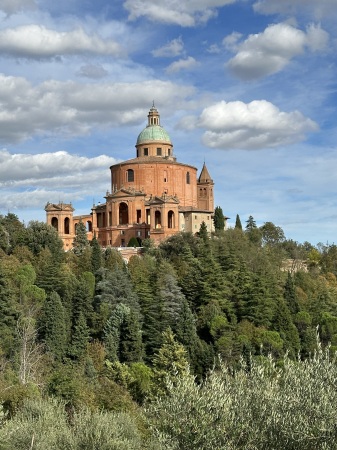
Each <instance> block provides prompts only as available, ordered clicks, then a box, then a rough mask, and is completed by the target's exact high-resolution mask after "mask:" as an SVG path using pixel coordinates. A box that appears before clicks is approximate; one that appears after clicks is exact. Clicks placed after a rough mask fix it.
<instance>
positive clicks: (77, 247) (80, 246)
mask: <svg viewBox="0 0 337 450" xmlns="http://www.w3.org/2000/svg"><path fill="white" fill-rule="evenodd" d="M88 247H89V241H88V237H87V230H86V228H85V225H84V223H83V222H82V221H79V223H78V224H77V226H76V228H75V238H74V241H73V250H72V251H73V253H74V254H75V255H78V256H80V255H83V253H85V250H86V249H87V248H88Z"/></svg>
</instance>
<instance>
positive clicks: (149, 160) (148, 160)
mask: <svg viewBox="0 0 337 450" xmlns="http://www.w3.org/2000/svg"><path fill="white" fill-rule="evenodd" d="M128 164H167V165H176V166H184V167H190V168H191V169H194V170H197V169H196V167H194V166H191V165H190V164H184V163H180V162H177V161H175V160H172V159H171V158H166V157H165V156H162V157H161V156H140V157H139V158H132V159H127V160H126V161H123V162H120V163H117V164H113V165H112V166H110V169H111V168H112V167H118V166H119V167H122V166H124V165H128Z"/></svg>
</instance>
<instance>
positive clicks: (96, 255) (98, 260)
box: [91, 234, 103, 273]
mask: <svg viewBox="0 0 337 450" xmlns="http://www.w3.org/2000/svg"><path fill="white" fill-rule="evenodd" d="M91 248H92V252H91V266H92V271H93V273H96V272H97V270H98V269H100V268H101V267H102V260H103V258H102V249H101V246H100V245H99V243H98V240H97V238H96V234H95V235H94V237H93V239H92V241H91Z"/></svg>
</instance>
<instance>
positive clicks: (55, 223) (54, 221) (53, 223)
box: [51, 217, 59, 231]
mask: <svg viewBox="0 0 337 450" xmlns="http://www.w3.org/2000/svg"><path fill="white" fill-rule="evenodd" d="M51 226H52V227H54V228H55V230H57V231H58V229H59V220H58V218H57V217H53V218H52V219H51Z"/></svg>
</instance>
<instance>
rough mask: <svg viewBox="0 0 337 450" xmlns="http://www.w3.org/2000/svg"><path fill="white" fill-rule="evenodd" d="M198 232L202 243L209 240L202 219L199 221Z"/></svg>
mask: <svg viewBox="0 0 337 450" xmlns="http://www.w3.org/2000/svg"><path fill="white" fill-rule="evenodd" d="M198 234H199V237H200V238H201V239H202V240H203V242H204V243H207V242H208V241H209V236H208V231H207V225H206V224H205V222H204V221H202V222H201V225H200V228H199V233H198Z"/></svg>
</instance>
